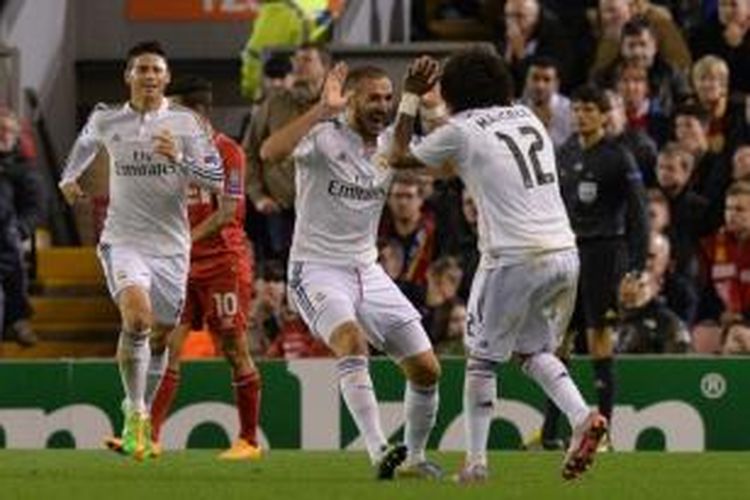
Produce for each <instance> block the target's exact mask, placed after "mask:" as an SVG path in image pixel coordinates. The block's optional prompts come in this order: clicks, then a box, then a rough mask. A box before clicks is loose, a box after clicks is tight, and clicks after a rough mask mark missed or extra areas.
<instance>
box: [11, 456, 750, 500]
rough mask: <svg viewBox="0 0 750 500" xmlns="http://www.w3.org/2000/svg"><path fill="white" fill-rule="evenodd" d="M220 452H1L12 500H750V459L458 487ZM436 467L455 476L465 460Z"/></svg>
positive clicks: (544, 463)
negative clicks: (227, 458) (220, 456)
mask: <svg viewBox="0 0 750 500" xmlns="http://www.w3.org/2000/svg"><path fill="white" fill-rule="evenodd" d="M215 455H216V452H213V451H187V452H176V453H166V454H165V455H164V456H163V457H162V458H160V459H158V460H152V461H148V462H145V463H136V462H135V461H133V460H132V459H128V458H123V457H120V456H117V455H114V454H111V453H109V452H106V451H75V450H42V451H15V450H13V451H11V450H0V499H3V500H6V499H7V500H26V499H34V500H37V499H40V500H67V499H71V500H86V499H97V500H116V499H120V498H122V499H128V500H146V499H159V500H168V499H169V500H171V499H177V500H189V499H204V498H205V499H212V500H214V499H215V500H229V499H246V500H261V499H266V498H274V499H285V500H286V499H289V500H291V499H298V498H300V499H304V500H317V499H326V500H329V499H347V500H369V499H386V500H396V499H402V498H404V499H419V500H441V499H451V500H459V499H464V498H466V499H474V498H488V499H490V498H491V499H528V500H538V499H547V498H549V499H555V500H558V499H560V500H562V499H602V500H614V499H628V500H630V499H633V500H647V499H658V500H669V499H675V500H677V499H680V500H684V499H701V500H715V499H733V500H734V499H738V500H739V499H746V498H750V453H729V452H726V453H701V454H681V453H669V454H668V453H657V452H643V453H610V454H603V455H600V456H598V457H597V463H596V465H595V467H594V469H593V470H592V471H590V472H589V473H588V474H587V475H586V476H585V477H584V478H583V479H581V480H580V481H576V482H574V483H564V482H563V481H562V480H561V479H560V475H559V465H560V456H559V455H558V454H556V453H551V452H545V453H540V452H536V453H524V452H504V453H492V454H491V455H490V461H491V471H492V476H491V479H490V481H489V483H487V484H485V485H481V486H472V487H462V486H458V485H455V484H453V483H451V482H450V481H448V480H445V481H441V482H426V481H421V480H417V479H400V480H398V479H397V480H395V481H393V482H387V483H384V482H376V481H375V480H374V479H373V477H372V471H371V470H370V468H369V466H368V463H367V460H366V457H365V455H364V454H362V453H353V452H299V451H281V450H279V451H276V450H274V451H272V452H271V453H269V454H268V455H267V456H266V457H265V458H264V460H262V461H260V462H255V463H250V462H245V463H226V462H219V461H218V460H216V458H215ZM432 458H433V459H435V460H436V461H438V462H439V463H440V464H441V465H443V466H444V467H445V468H446V470H447V471H448V472H450V473H453V472H455V471H456V470H457V468H458V466H459V464H460V461H461V455H459V454H457V453H435V454H433V455H432Z"/></svg>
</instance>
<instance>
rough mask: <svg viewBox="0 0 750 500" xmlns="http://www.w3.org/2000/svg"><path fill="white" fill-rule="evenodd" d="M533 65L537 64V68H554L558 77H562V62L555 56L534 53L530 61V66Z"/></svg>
mask: <svg viewBox="0 0 750 500" xmlns="http://www.w3.org/2000/svg"><path fill="white" fill-rule="evenodd" d="M532 66H536V67H537V68H552V69H554V70H555V72H556V73H557V76H558V78H559V77H560V64H559V63H558V62H557V59H555V58H554V57H550V56H543V55H533V56H531V57H530V58H529V63H528V67H529V68H531V67H532ZM527 72H528V70H527Z"/></svg>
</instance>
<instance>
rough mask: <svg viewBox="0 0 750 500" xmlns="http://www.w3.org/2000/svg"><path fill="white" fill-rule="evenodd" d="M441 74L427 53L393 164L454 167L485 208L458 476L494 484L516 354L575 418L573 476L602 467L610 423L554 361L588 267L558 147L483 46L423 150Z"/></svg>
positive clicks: (460, 72)
mask: <svg viewBox="0 0 750 500" xmlns="http://www.w3.org/2000/svg"><path fill="white" fill-rule="evenodd" d="M437 71H438V70H437V63H436V62H435V61H433V60H431V59H430V58H427V57H423V58H419V59H417V60H416V61H415V62H413V63H412V65H411V66H410V67H409V70H408V72H407V76H406V78H405V80H404V95H403V96H402V101H401V105H400V106H399V114H398V118H397V121H396V129H395V134H394V141H393V145H394V147H393V150H392V151H391V155H390V161H391V163H392V165H393V166H394V167H396V168H414V167H417V166H432V167H442V166H444V165H445V164H446V163H451V164H452V165H453V168H455V169H456V170H457V172H458V174H459V175H460V176H461V178H462V179H463V181H464V183H465V185H466V187H467V189H468V190H469V192H470V193H471V195H472V197H473V198H474V200H475V202H476V205H477V211H478V230H479V243H478V246H479V250H480V253H481V259H480V264H479V268H478V269H477V272H476V274H475V276H474V281H473V284H472V289H471V295H470V297H469V317H468V327H467V336H466V338H465V344H466V347H467V353H468V360H467V365H466V378H465V386H464V418H465V426H466V427H465V428H466V434H467V456H466V463H465V465H464V468H463V470H462V471H461V473H460V474H459V475H458V479H459V480H460V481H462V482H475V481H482V480H484V479H486V478H487V474H488V469H487V456H486V448H487V438H488V435H489V429H490V424H491V421H492V419H493V418H495V417H496V414H495V413H494V411H493V407H494V404H495V399H496V396H497V381H496V376H495V370H496V367H497V365H498V364H499V363H500V362H504V361H507V360H508V359H510V358H511V357H512V356H515V357H516V359H517V360H518V361H519V362H520V363H521V366H522V368H523V371H524V372H525V373H526V374H527V375H528V376H530V377H531V378H532V379H533V380H534V381H536V382H537V383H538V384H539V385H540V386H541V387H542V389H543V390H544V391H545V392H546V393H547V395H548V396H549V397H550V398H551V399H552V400H554V401H555V403H556V404H557V405H558V406H559V407H560V409H561V410H562V411H563V412H564V413H565V414H566V416H567V417H568V419H569V421H570V424H571V428H572V429H573V436H572V439H571V445H570V448H569V450H568V452H567V454H566V456H565V459H564V462H563V477H565V478H566V479H572V478H575V477H578V476H579V475H580V474H581V473H583V472H584V471H585V470H586V469H587V468H588V467H589V466H590V465H591V462H592V459H593V455H594V453H595V451H596V448H597V445H598V443H599V440H600V439H601V438H602V436H603V435H604V434H605V432H606V428H607V422H606V420H605V419H604V418H603V417H601V416H600V415H599V413H598V412H596V411H595V410H593V411H592V410H590V409H589V407H588V405H587V404H586V402H585V401H584V400H583V397H582V396H581V394H580V392H579V391H578V388H577V387H576V385H575V383H574V382H573V380H572V379H571V378H570V376H569V374H568V371H567V369H566V368H565V366H564V365H563V364H562V363H561V362H560V360H559V359H557V357H555V355H554V354H553V352H554V350H555V347H556V346H557V343H558V339H559V337H560V335H561V333H562V332H563V331H564V329H565V328H566V326H567V323H568V321H569V320H570V315H571V314H572V311H573V306H574V302H575V296H576V286H577V282H578V268H579V263H578V253H577V250H576V244H575V238H574V235H573V232H572V230H571V228H570V223H569V221H568V218H567V214H566V211H565V206H564V205H563V201H562V198H561V195H560V190H559V186H558V183H557V173H556V165H555V157H554V153H553V145H552V141H551V139H550V137H549V135H548V134H547V132H545V129H544V125H543V124H542V123H541V122H540V121H539V120H538V119H537V118H536V117H535V116H534V114H533V113H532V112H531V110H529V109H528V108H526V107H524V106H512V105H511V98H512V95H513V90H512V77H511V75H510V73H509V71H508V69H507V67H506V65H505V63H504V62H503V60H502V59H501V58H500V57H498V56H497V55H496V54H495V53H494V52H492V51H488V50H484V49H481V48H475V49H469V50H466V51H463V52H459V53H457V54H455V55H453V56H452V57H451V58H450V59H449V60H448V62H447V63H446V64H445V67H444V68H443V72H442V75H441V76H440V92H441V94H442V96H443V99H444V100H445V103H446V105H447V109H448V110H449V113H450V117H449V118H448V120H447V122H446V123H445V124H443V125H442V126H440V127H438V128H437V129H435V130H434V131H433V132H432V133H430V134H429V135H427V136H426V137H425V138H423V139H422V140H421V141H420V142H419V143H418V144H416V145H412V144H411V136H412V130H413V125H414V117H415V115H416V113H417V109H418V106H419V104H420V98H421V96H422V95H424V94H425V93H427V92H428V91H429V90H430V88H431V87H432V86H433V82H434V80H435V78H436V74H437Z"/></svg>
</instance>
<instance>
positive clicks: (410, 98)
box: [398, 92, 420, 118]
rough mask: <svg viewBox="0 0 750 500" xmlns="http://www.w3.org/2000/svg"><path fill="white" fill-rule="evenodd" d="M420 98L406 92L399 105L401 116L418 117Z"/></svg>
mask: <svg viewBox="0 0 750 500" xmlns="http://www.w3.org/2000/svg"><path fill="white" fill-rule="evenodd" d="M419 101H420V99H419V96H418V95H417V94H412V93H410V92H405V93H404V94H403V95H402V96H401V102H400V103H399V105H398V112H399V114H405V115H408V116H411V117H412V118H413V117H415V116H417V110H419Z"/></svg>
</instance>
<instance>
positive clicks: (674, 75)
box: [593, 17, 689, 115]
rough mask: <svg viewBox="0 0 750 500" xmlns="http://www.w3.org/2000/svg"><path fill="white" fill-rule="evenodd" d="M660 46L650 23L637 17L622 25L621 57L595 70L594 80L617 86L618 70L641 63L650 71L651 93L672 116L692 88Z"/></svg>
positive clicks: (604, 85) (602, 83)
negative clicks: (665, 57)
mask: <svg viewBox="0 0 750 500" xmlns="http://www.w3.org/2000/svg"><path fill="white" fill-rule="evenodd" d="M658 48H659V47H658V45H657V40H656V38H655V35H654V31H653V28H652V27H651V25H650V24H649V22H648V21H647V20H646V19H645V18H643V17H634V18H632V19H631V20H629V21H628V22H627V23H625V25H624V26H623V28H622V36H621V38H620V52H619V54H618V56H617V58H616V59H615V60H613V61H612V62H611V63H610V64H609V65H607V66H605V67H603V68H602V69H600V70H596V69H595V71H594V73H593V75H594V80H595V81H596V82H597V83H598V84H599V85H601V86H603V87H613V86H614V83H615V79H616V76H617V69H618V67H619V66H620V65H621V64H622V63H623V62H632V63H634V64H636V65H638V66H641V67H642V68H644V69H645V70H646V72H647V74H648V83H649V95H650V96H651V98H652V99H655V100H656V102H657V103H658V105H659V107H660V109H661V110H662V112H663V113H664V114H666V115H669V114H670V113H671V112H672V110H673V109H674V106H675V104H676V103H678V102H680V101H681V100H682V99H683V98H684V97H685V96H687V95H688V94H689V87H688V84H687V80H686V79H685V77H684V75H683V74H682V73H681V72H680V71H679V70H677V69H675V68H674V67H673V66H671V65H670V64H669V63H668V62H666V61H665V60H664V59H663V57H662V55H661V54H660V52H659V50H658Z"/></svg>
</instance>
